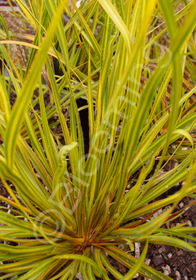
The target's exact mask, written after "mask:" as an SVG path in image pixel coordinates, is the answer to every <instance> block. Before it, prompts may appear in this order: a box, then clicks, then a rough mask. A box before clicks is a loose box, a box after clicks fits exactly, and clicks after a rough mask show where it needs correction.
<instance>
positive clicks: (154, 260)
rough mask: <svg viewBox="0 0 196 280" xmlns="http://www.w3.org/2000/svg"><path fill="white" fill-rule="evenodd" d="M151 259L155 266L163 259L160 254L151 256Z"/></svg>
mask: <svg viewBox="0 0 196 280" xmlns="http://www.w3.org/2000/svg"><path fill="white" fill-rule="evenodd" d="M152 261H153V263H154V265H156V266H157V265H160V264H162V263H163V262H164V259H163V257H162V256H154V257H153V258H152Z"/></svg>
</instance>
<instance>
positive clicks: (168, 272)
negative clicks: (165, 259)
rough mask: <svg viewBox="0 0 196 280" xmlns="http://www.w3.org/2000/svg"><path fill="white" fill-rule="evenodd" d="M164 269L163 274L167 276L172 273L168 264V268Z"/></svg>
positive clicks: (164, 267) (163, 267)
mask: <svg viewBox="0 0 196 280" xmlns="http://www.w3.org/2000/svg"><path fill="white" fill-rule="evenodd" d="M162 269H163V273H164V274H165V275H170V273H171V268H170V267H169V265H168V264H167V265H166V266H162Z"/></svg>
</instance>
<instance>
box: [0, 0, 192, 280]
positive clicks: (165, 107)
mask: <svg viewBox="0 0 196 280" xmlns="http://www.w3.org/2000/svg"><path fill="white" fill-rule="evenodd" d="M16 2H17V3H18V5H19V6H20V9H21V12H20V16H22V18H23V20H28V21H29V22H30V23H29V24H31V26H32V28H34V30H35V35H31V36H30V35H29V36H27V34H24V35H23V37H22V35H21V37H22V39H20V40H18V41H17V42H16V41H15V38H13V37H12V35H11V36H10V34H9V32H7V29H6V25H5V22H4V20H3V18H1V23H2V31H1V45H0V47H1V49H0V52H1V62H2V67H1V68H2V69H1V77H0V100H1V103H0V137H1V138H0V140H1V146H0V179H1V181H2V183H3V185H4V187H5V188H6V189H7V191H8V193H9V195H10V196H9V198H7V197H3V196H0V199H1V200H2V201H4V202H6V203H7V204H8V205H10V207H11V208H10V209H11V211H10V212H9V213H8V212H7V208H6V207H3V206H2V207H1V210H0V221H1V222H0V223H1V224H0V228H1V231H0V240H1V243H0V252H1V253H0V261H1V265H0V279H1V280H2V279H14V278H13V277H17V279H20V280H24V279H31V280H33V279H36V280H37V279H47V280H48V279H51V280H52V279H53V280H54V279H61V280H63V279H75V277H76V275H78V274H77V273H80V277H81V276H82V277H83V279H96V277H98V278H99V279H100V278H101V279H110V276H111V275H113V277H115V278H116V279H132V278H133V277H134V276H135V275H136V273H138V272H139V273H140V275H142V276H145V277H148V278H150V279H171V278H170V277H169V276H166V275H164V274H162V273H161V272H158V271H156V270H154V269H152V268H151V267H150V266H148V265H146V264H145V263H144V260H145V257H146V253H147V251H148V244H149V243H160V244H166V245H170V246H176V247H179V248H183V249H184V250H192V251H196V249H195V242H196V238H195V237H194V236H192V235H189V234H191V233H195V232H196V229H195V228H193V227H185V225H178V226H175V227H173V228H171V229H166V228H162V226H163V225H164V224H165V223H166V222H168V221H170V220H172V219H175V217H177V216H178V215H180V214H181V213H182V212H183V211H184V210H185V209H182V211H181V212H175V207H176V206H177V204H178V203H179V202H180V200H181V199H183V198H184V197H185V196H193V197H194V193H195V192H196V184H195V182H194V170H195V147H194V144H195V143H194V137H193V135H194V129H195V119H196V113H195V104H194V103H193V104H192V103H190V98H192V96H193V95H194V92H195V87H194V86H193V85H192V84H191V83H190V84H188V85H186V91H185V87H184V86H183V85H184V84H183V82H184V73H185V71H190V73H191V74H190V75H191V77H192V79H193V82H194V78H193V77H194V71H195V65H194V63H193V61H192V60H191V59H190V55H192V57H193V58H194V56H195V55H194V50H195V44H194V33H193V32H194V28H195V25H196V22H195V14H196V3H195V1H189V2H188V4H183V5H184V6H183V8H182V9H181V10H180V11H178V12H177V13H175V11H174V4H175V1H174V3H173V4H172V3H171V1H165V0H159V1H156V0H153V1H141V0H136V1H109V0H104V1H102V0H99V1H93V0H90V1H82V3H81V5H80V7H77V5H76V1H72V2H70V3H68V2H67V1H54V0H47V1H41V0H34V1H23V0H18V1H16ZM182 2H183V1H182ZM183 3H184V2H183ZM64 13H65V14H66V17H68V19H69V20H68V21H67V22H66V24H65V22H64V21H63V14H64ZM16 16H17V15H16ZM64 18H65V17H64ZM158 19H160V22H158V23H157V20H158ZM164 24H165V26H164V27H163V28H162V27H161V26H162V25H164ZM159 29H160V31H158V32H157V30H159ZM166 32H168V34H169V40H170V45H169V46H167V45H164V44H163V45H162V44H161V40H160V39H161V38H162V37H164V36H165V34H166ZM27 39H28V41H27ZM12 44H22V45H23V46H24V47H25V49H26V51H27V53H28V61H27V63H26V65H25V66H24V65H20V63H19V62H18V66H17V65H15V63H14V61H13V57H12V55H11V54H10V46H11V45H12ZM56 65H57V67H58V70H59V71H56V70H55V69H56ZM169 86H170V88H171V90H169V89H168V88H169ZM187 88H188V90H187ZM13 93H14V94H15V95H16V96H17V98H16V100H15V104H14V105H13V107H12V106H10V95H11V94H13ZM36 93H37V94H36ZM46 96H47V98H48V99H47V98H46ZM78 98H85V99H86V101H87V104H88V106H87V108H88V122H89V142H90V143H89V151H88V154H85V149H84V141H83V131H82V126H81V121H80V114H79V110H83V109H84V108H79V109H78V107H77V102H76V100H77V99H78ZM36 106H37V107H36ZM65 112H66V114H65ZM54 119H55V122H54ZM52 121H53V122H52ZM57 127H58V128H59V129H60V133H59V132H58V131H57V130H56V128H57ZM155 160H156V162H157V161H158V164H157V167H156V168H155V167H154V165H155ZM170 160H173V161H174V160H175V161H176V165H175V166H174V167H173V168H172V169H171V170H169V171H167V172H166V171H165V170H164V169H163V166H164V164H165V163H166V162H169V161H170ZM149 174H150V176H149ZM179 182H183V183H182V188H181V189H180V190H179V191H178V192H175V193H173V194H172V195H169V196H165V197H163V195H164V193H166V192H167V191H168V190H169V189H171V188H172V187H174V186H175V185H176V184H178V183H179ZM185 240H191V241H192V243H188V242H186V241H185ZM135 242H141V243H144V244H145V246H144V250H143V252H142V254H141V256H140V258H139V259H137V258H135V257H134V256H133V254H131V251H134V243H135ZM127 247H128V249H127ZM111 259H114V260H116V261H117V262H119V263H121V264H123V265H124V266H125V267H127V271H128V272H127V274H126V275H122V274H121V272H120V271H118V270H117V269H116V267H115V266H112V263H111Z"/></svg>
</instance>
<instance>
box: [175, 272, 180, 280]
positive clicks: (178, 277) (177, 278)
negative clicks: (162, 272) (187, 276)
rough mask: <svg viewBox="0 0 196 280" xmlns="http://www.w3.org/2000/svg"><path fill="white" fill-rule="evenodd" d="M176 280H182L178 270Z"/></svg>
mask: <svg viewBox="0 0 196 280" xmlns="http://www.w3.org/2000/svg"><path fill="white" fill-rule="evenodd" d="M175 274H176V280H181V275H180V272H179V271H178V270H176V273H175Z"/></svg>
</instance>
